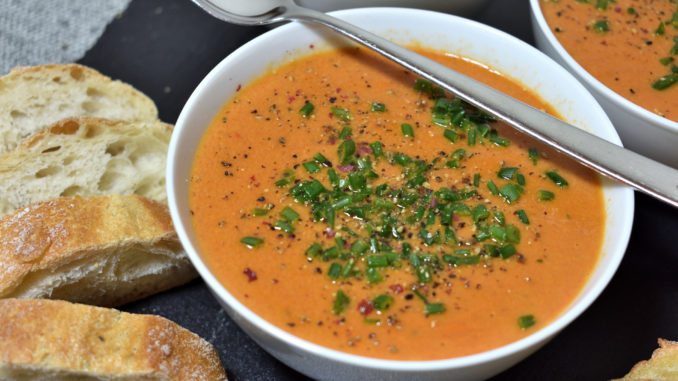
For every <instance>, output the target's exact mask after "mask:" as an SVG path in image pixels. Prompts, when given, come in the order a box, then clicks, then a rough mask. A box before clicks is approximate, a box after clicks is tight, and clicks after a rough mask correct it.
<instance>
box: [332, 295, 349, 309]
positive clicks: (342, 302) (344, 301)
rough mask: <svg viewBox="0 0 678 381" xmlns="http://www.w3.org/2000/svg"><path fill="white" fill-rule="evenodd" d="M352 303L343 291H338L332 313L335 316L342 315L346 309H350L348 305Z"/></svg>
mask: <svg viewBox="0 0 678 381" xmlns="http://www.w3.org/2000/svg"><path fill="white" fill-rule="evenodd" d="M349 303H350V299H349V298H348V296H346V294H344V292H343V291H342V290H337V294H336V296H335V297H334V304H332V313H333V314H335V315H339V314H341V313H342V312H343V311H344V309H346V307H348V304H349Z"/></svg>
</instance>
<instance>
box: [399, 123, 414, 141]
mask: <svg viewBox="0 0 678 381" xmlns="http://www.w3.org/2000/svg"><path fill="white" fill-rule="evenodd" d="M400 131H402V133H403V135H405V137H408V138H413V137H414V129H412V125H411V124H409V123H403V124H401V125H400Z"/></svg>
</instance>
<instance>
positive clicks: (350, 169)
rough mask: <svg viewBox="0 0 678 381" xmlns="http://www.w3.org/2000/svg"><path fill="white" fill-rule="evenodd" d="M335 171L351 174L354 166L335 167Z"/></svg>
mask: <svg viewBox="0 0 678 381" xmlns="http://www.w3.org/2000/svg"><path fill="white" fill-rule="evenodd" d="M337 169H338V170H340V171H342V172H346V173H349V172H351V171H353V170H354V169H355V166H353V165H337Z"/></svg>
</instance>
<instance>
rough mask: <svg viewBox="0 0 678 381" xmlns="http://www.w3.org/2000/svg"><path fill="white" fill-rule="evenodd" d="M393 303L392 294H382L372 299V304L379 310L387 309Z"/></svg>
mask: <svg viewBox="0 0 678 381" xmlns="http://www.w3.org/2000/svg"><path fill="white" fill-rule="evenodd" d="M392 304H393V297H392V296H391V295H386V294H381V295H377V296H376V297H375V298H374V299H372V305H373V306H374V308H375V309H377V310H378V311H386V310H387V309H389V308H390V307H391V305H392Z"/></svg>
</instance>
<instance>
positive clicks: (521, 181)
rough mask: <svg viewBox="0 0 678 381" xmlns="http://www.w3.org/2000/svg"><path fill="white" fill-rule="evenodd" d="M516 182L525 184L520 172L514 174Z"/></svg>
mask: <svg viewBox="0 0 678 381" xmlns="http://www.w3.org/2000/svg"><path fill="white" fill-rule="evenodd" d="M516 182H517V183H518V185H521V186H525V176H523V174H522V173H519V174H518V175H517V176H516Z"/></svg>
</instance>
